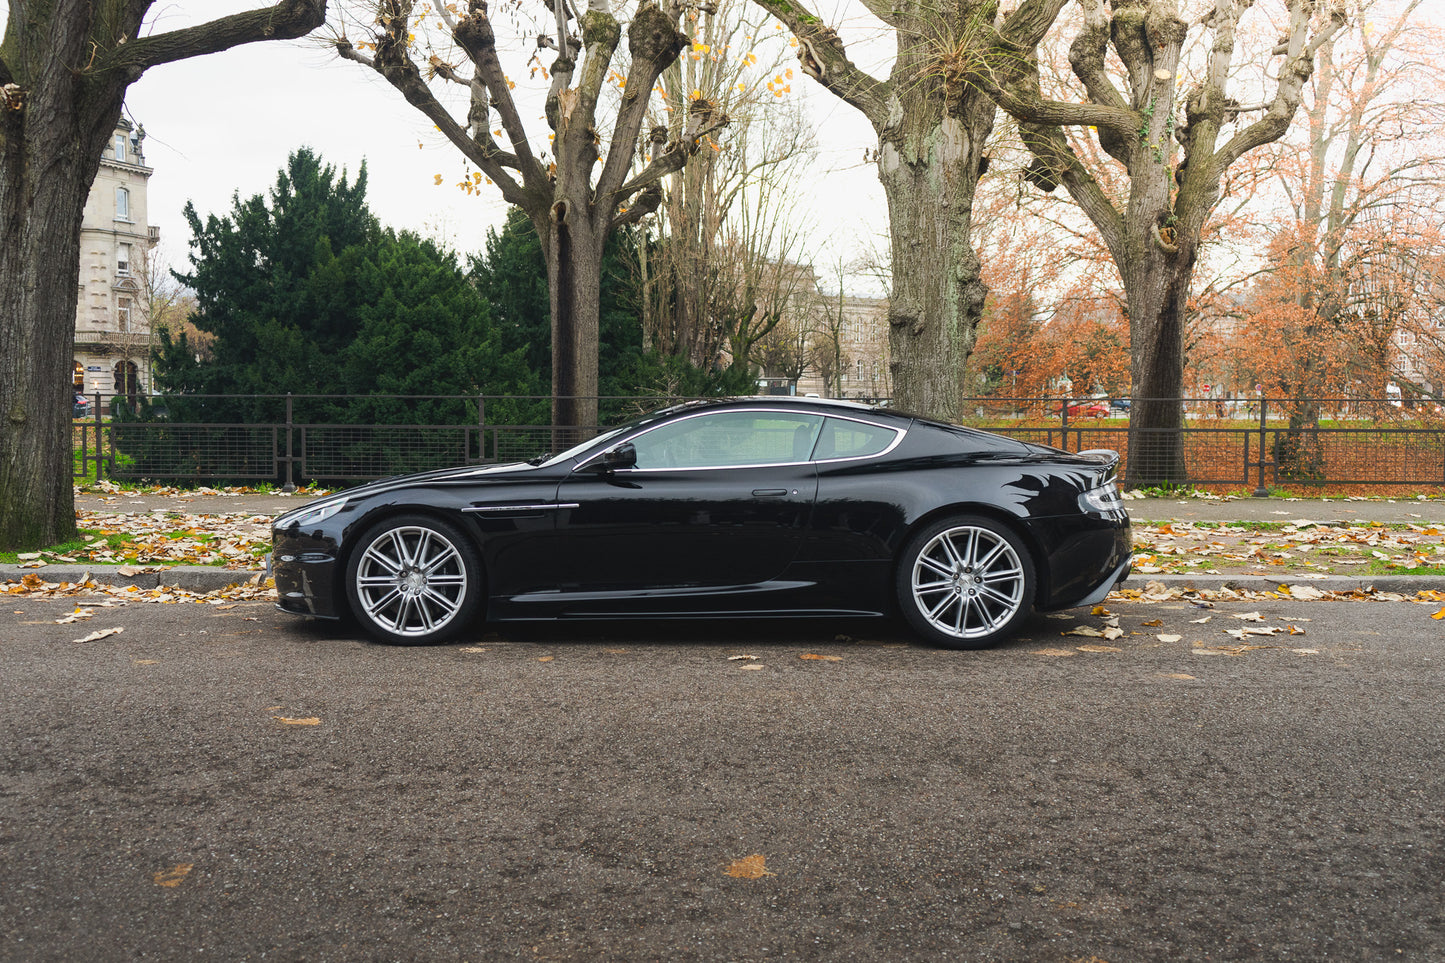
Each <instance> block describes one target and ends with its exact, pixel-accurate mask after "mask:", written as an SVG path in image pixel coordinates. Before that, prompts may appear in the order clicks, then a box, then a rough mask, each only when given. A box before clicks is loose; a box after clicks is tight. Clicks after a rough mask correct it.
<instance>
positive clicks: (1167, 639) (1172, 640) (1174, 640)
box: [1155, 635, 1184, 642]
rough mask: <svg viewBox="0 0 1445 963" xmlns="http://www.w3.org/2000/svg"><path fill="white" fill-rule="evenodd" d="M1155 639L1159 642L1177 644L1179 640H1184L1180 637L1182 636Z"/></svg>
mask: <svg viewBox="0 0 1445 963" xmlns="http://www.w3.org/2000/svg"><path fill="white" fill-rule="evenodd" d="M1155 638H1156V639H1158V640H1159V641H1160V642H1178V641H1179V640H1180V639H1182V638H1184V636H1182V635H1156V636H1155Z"/></svg>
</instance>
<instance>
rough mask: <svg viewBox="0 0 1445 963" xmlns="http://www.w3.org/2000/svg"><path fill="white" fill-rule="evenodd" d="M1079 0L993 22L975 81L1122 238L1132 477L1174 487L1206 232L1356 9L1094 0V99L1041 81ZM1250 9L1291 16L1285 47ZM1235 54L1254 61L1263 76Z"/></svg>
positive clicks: (1103, 228)
mask: <svg viewBox="0 0 1445 963" xmlns="http://www.w3.org/2000/svg"><path fill="white" fill-rule="evenodd" d="M1067 2H1068V0H1024V2H1023V3H1022V4H1021V5H1020V6H1019V7H1018V9H1017V10H1015V11H1014V12H1013V13H1011V14H1009V15H1007V16H1006V17H1003V18H1002V19H1001V20H1000V22H999V24H998V26H997V29H995V30H993V31H992V36H993V42H992V49H991V51H990V52H989V53H988V54H986V55H982V56H979V57H976V58H975V60H974V63H973V65H972V66H971V76H973V77H975V78H976V79H977V81H978V82H979V83H980V84H981V85H982V86H983V87H985V88H986V89H988V90H989V92H990V93H991V94H992V95H993V96H994V98H995V99H996V100H997V101H998V104H999V106H1001V107H1002V108H1003V109H1004V110H1006V111H1008V113H1009V114H1011V115H1012V116H1013V117H1015V118H1016V119H1017V120H1018V121H1019V126H1020V132H1021V134H1022V137H1023V141H1024V144H1025V145H1026V146H1027V147H1028V149H1029V150H1030V151H1031V152H1032V154H1033V161H1032V163H1031V164H1030V169H1029V176H1030V180H1031V181H1032V183H1033V184H1035V185H1036V186H1037V187H1039V188H1040V189H1043V190H1047V191H1051V190H1053V189H1055V188H1056V187H1058V186H1059V185H1060V184H1062V185H1063V186H1064V188H1065V189H1066V190H1067V191H1068V193H1069V196H1070V197H1072V198H1073V200H1074V202H1075V203H1076V204H1078V205H1079V207H1080V208H1081V209H1082V210H1083V212H1084V214H1085V215H1087V217H1088V218H1089V220H1090V221H1091V222H1092V223H1093V225H1094V227H1095V228H1096V229H1097V230H1098V232H1099V234H1100V236H1101V237H1102V239H1103V241H1104V244H1105V245H1106V246H1107V247H1108V249H1109V253H1110V255H1111V256H1112V258H1113V260H1114V263H1115V265H1117V267H1118V269H1119V273H1120V275H1121V278H1122V280H1123V285H1124V293H1125V298H1126V302H1127V306H1128V315H1129V326H1130V340H1131V345H1132V353H1133V360H1132V365H1131V375H1132V381H1133V392H1134V396H1135V403H1134V409H1133V412H1132V415H1131V419H1130V429H1129V474H1130V476H1131V477H1130V480H1131V482H1133V483H1139V484H1148V483H1157V482H1170V481H1175V480H1179V479H1181V478H1183V477H1184V462H1183V453H1182V450H1181V448H1180V438H1181V435H1180V433H1179V431H1178V429H1179V428H1180V427H1181V426H1182V424H1183V409H1182V406H1181V405H1180V403H1179V399H1180V398H1181V395H1182V387H1183V367H1184V351H1183V348H1184V333H1185V323H1186V318H1187V309H1188V302H1189V296H1190V286H1191V281H1192V278H1193V273H1194V267H1195V264H1196V261H1197V259H1198V257H1199V252H1200V237H1201V234H1202V233H1203V231H1204V228H1205V223H1206V221H1207V220H1208V219H1209V217H1210V215H1211V213H1212V212H1213V211H1214V209H1215V207H1216V205H1217V204H1218V202H1219V199H1220V196H1221V184H1222V181H1223V179H1224V177H1225V174H1226V172H1228V170H1229V169H1230V167H1231V166H1232V165H1234V164H1235V162H1236V161H1238V160H1239V159H1240V158H1241V157H1243V156H1244V155H1245V154H1247V153H1248V152H1250V151H1252V150H1255V149H1256V148H1259V147H1261V146H1263V145H1265V144H1268V143H1271V142H1272V141H1276V140H1278V139H1279V138H1280V137H1282V136H1283V135H1284V133H1285V132H1286V131H1287V130H1288V128H1289V125H1290V123H1291V121H1292V120H1293V119H1294V116H1295V113H1296V111H1297V110H1298V108H1299V105H1300V100H1301V94H1302V91H1303V88H1304V85H1305V84H1306V83H1307V82H1308V81H1309V78H1310V75H1311V73H1312V71H1313V70H1314V58H1315V54H1316V52H1317V51H1318V50H1319V48H1320V46H1321V45H1322V44H1324V43H1326V42H1327V41H1328V40H1329V38H1330V37H1331V36H1333V35H1334V34H1335V33H1336V31H1338V30H1339V29H1340V27H1341V26H1342V25H1343V24H1344V22H1345V11H1344V8H1343V6H1339V5H1337V6H1334V7H1332V8H1331V9H1330V10H1329V11H1328V12H1327V13H1326V14H1324V15H1323V16H1320V17H1316V16H1315V14H1316V12H1317V11H1318V10H1320V8H1321V6H1322V5H1321V4H1320V3H1319V0H1276V2H1273V3H1268V4H1266V3H1260V4H1258V5H1257V6H1256V4H1255V3H1254V2H1253V0H1212V2H1210V3H1209V4H1208V5H1207V9H1206V11H1205V13H1204V15H1203V16H1201V17H1199V19H1197V20H1195V21H1194V22H1192V23H1191V22H1190V21H1188V20H1186V19H1184V17H1183V15H1182V14H1181V5H1180V3H1179V0H1112V2H1110V3H1109V4H1108V5H1107V6H1106V4H1105V0H1081V5H1082V7H1083V18H1082V21H1081V22H1080V23H1079V24H1078V26H1077V29H1076V31H1075V33H1074V35H1073V39H1072V42H1071V43H1070V47H1069V63H1070V65H1071V67H1072V68H1073V73H1074V76H1075V79H1076V81H1077V83H1078V86H1079V98H1078V99H1077V100H1067V99H1057V98H1055V97H1051V96H1047V95H1046V94H1045V92H1044V91H1043V89H1042V88H1041V85H1040V71H1039V61H1038V54H1037V50H1038V46H1039V44H1040V43H1041V42H1042V41H1043V40H1044V38H1045V36H1046V35H1047V34H1048V32H1049V31H1050V30H1051V29H1055V28H1056V26H1059V25H1060V15H1061V13H1062V12H1063V10H1064V7H1065V6H1066V4H1067ZM1251 8H1254V9H1255V10H1256V11H1257V14H1258V16H1259V17H1260V18H1261V19H1262V18H1263V17H1264V16H1265V15H1266V14H1267V13H1269V12H1278V13H1280V14H1282V16H1283V22H1282V23H1261V24H1259V25H1258V27H1257V28H1256V32H1255V34H1254V35H1253V36H1260V35H1262V34H1263V32H1265V31H1268V32H1269V33H1268V36H1269V43H1270V46H1268V47H1265V48H1263V49H1260V50H1256V51H1253V52H1250V51H1248V50H1247V49H1246V44H1245V41H1246V39H1247V38H1246V35H1245V33H1244V31H1243V27H1242V20H1243V18H1244V17H1245V15H1246V12H1247V11H1249V10H1250V9H1251ZM1267 8H1268V9H1267ZM1280 27H1282V28H1283V36H1282V37H1279V39H1278V41H1277V42H1276V41H1275V37H1276V36H1277V33H1276V32H1275V31H1276V30H1278V29H1279V28H1280ZM1191 33H1195V34H1198V33H1203V34H1205V35H1206V37H1207V39H1206V40H1205V43H1204V48H1205V50H1206V53H1205V54H1204V57H1203V63H1202V64H1201V65H1200V71H1199V74H1198V76H1197V78H1196V79H1195V80H1194V81H1193V82H1192V83H1191V84H1190V85H1189V86H1188V87H1187V88H1181V85H1180V73H1181V70H1182V69H1183V68H1185V67H1186V66H1187V64H1186V63H1185V62H1184V59H1183V54H1184V52H1185V49H1186V44H1187V43H1188V41H1189V38H1190V35H1191ZM1242 55H1243V56H1242ZM1236 58H1240V60H1243V61H1244V63H1245V64H1247V65H1250V66H1252V67H1253V68H1254V70H1253V71H1252V73H1253V78H1252V79H1251V80H1250V81H1249V82H1246V81H1245V79H1244V78H1243V77H1241V76H1240V74H1241V69H1240V68H1241V66H1242V64H1241V63H1240V62H1239V61H1237V59H1236ZM1251 95H1253V96H1251ZM1254 98H1258V99H1257V100H1256V99H1254ZM1251 117H1255V119H1253V120H1249V119H1248V118H1251ZM1231 129H1232V132H1231ZM1070 130H1072V132H1073V133H1075V134H1076V135H1078V136H1092V137H1093V138H1095V139H1096V140H1097V144H1098V147H1099V148H1100V149H1101V150H1102V151H1103V152H1104V154H1106V155H1107V156H1108V158H1110V159H1111V161H1112V163H1114V164H1117V165H1119V167H1120V168H1122V170H1123V174H1124V176H1125V178H1126V179H1127V185H1126V186H1125V187H1124V188H1123V190H1122V191H1118V190H1112V191H1111V190H1110V189H1109V185H1108V182H1109V181H1110V179H1111V178H1113V177H1114V176H1115V171H1117V168H1115V169H1114V170H1100V169H1099V168H1094V167H1091V166H1090V165H1088V164H1087V163H1086V162H1085V160H1084V158H1082V157H1081V155H1080V153H1079V152H1077V151H1076V150H1075V149H1074V148H1073V147H1072V146H1071V144H1070V141H1069V131H1070Z"/></svg>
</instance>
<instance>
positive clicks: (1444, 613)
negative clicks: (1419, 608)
mask: <svg viewBox="0 0 1445 963" xmlns="http://www.w3.org/2000/svg"><path fill="white" fill-rule="evenodd" d="M1430 618H1432V619H1445V609H1441V610H1440V611H1438V612H1436V613H1435V614H1434V615H1432V616H1430Z"/></svg>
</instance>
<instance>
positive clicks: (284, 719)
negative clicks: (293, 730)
mask: <svg viewBox="0 0 1445 963" xmlns="http://www.w3.org/2000/svg"><path fill="white" fill-rule="evenodd" d="M271 718H272V719H275V720H276V721H277V722H280V723H284V724H285V725H288V726H319V725H321V720H320V719H318V718H316V717H315V716H308V717H306V718H305V719H292V718H290V717H289V716H272V717H271Z"/></svg>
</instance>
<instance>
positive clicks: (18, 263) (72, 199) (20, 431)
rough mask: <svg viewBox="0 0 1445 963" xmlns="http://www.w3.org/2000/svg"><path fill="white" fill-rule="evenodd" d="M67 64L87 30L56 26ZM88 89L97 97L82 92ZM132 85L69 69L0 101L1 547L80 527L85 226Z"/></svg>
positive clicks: (58, 53) (63, 535) (47, 540)
mask: <svg viewBox="0 0 1445 963" xmlns="http://www.w3.org/2000/svg"><path fill="white" fill-rule="evenodd" d="M53 40H54V42H55V43H56V47H55V48H54V49H53V50H52V51H48V52H49V53H52V54H53V55H54V56H55V58H56V61H57V63H66V62H71V61H69V60H67V59H66V58H67V56H69V57H71V58H72V60H74V62H80V61H79V60H75V59H74V58H80V51H81V50H82V49H83V47H84V40H85V31H84V30H80V31H77V32H74V33H67V32H65V31H57V32H56V35H55V37H54V38H53ZM82 91H84V94H87V95H89V96H88V99H87V98H86V97H85V96H83V94H82ZM123 92H124V87H123V86H120V85H114V87H113V89H112V88H109V87H103V86H102V85H100V84H97V83H95V82H94V80H90V81H89V83H87V82H86V78H83V77H82V76H80V75H78V74H76V73H74V72H72V71H68V70H61V69H58V68H57V69H55V70H53V71H52V72H51V76H50V77H49V78H48V82H47V83H45V84H43V85H37V86H35V87H33V88H31V89H29V90H28V91H25V92H24V93H22V94H18V95H17V96H26V95H28V97H27V99H26V100H25V101H24V102H23V103H24V106H23V109H22V108H20V107H17V106H14V105H13V104H12V105H10V106H9V108H8V109H3V110H0V115H3V119H0V546H4V547H6V548H38V547H40V546H44V545H53V544H55V543H57V542H61V541H65V540H67V539H70V538H73V537H74V535H75V492H74V487H73V486H74V478H73V472H74V469H73V467H72V452H71V449H72V446H71V439H70V411H71V392H72V374H73V365H74V361H73V355H74V345H75V305H76V295H77V291H78V290H79V284H80V226H81V221H82V220H83V218H84V215H85V202H86V198H87V196H88V195H89V193H90V185H91V182H92V181H93V180H94V179H95V174H96V171H97V170H99V168H100V155H101V151H102V150H103V149H104V147H105V144H106V143H107V141H108V140H109V138H110V134H111V131H113V130H114V129H115V124H116V121H117V120H119V118H120V106H121V97H122V94H123Z"/></svg>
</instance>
